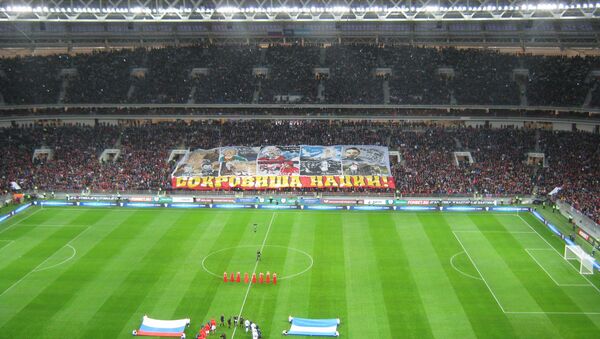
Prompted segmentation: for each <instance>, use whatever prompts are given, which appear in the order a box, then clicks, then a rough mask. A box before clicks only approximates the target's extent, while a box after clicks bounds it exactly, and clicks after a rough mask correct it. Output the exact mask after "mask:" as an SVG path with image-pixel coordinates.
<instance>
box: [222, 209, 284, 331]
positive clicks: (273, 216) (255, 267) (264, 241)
mask: <svg viewBox="0 0 600 339" xmlns="http://www.w3.org/2000/svg"><path fill="white" fill-rule="evenodd" d="M273 220H275V212H273V215H272V216H271V221H270V222H269V227H268V228H267V234H265V238H264V239H263V242H262V245H261V246H260V253H261V255H262V252H263V249H264V248H265V244H266V243H267V237H268V236H269V231H270V230H271V225H273ZM258 263H259V261H258V260H257V261H256V264H254V270H253V271H252V275H254V274H256V269H257V268H258ZM251 287H252V280H250V283H249V284H248V289H246V295H245V296H244V301H243V302H242V308H240V313H238V317H237V318H238V321H239V319H240V317H241V316H242V312H243V311H244V306H246V300H247V299H248V294H249V293H250V288H251ZM236 330H237V326H235V327H234V328H233V333H232V334H231V339H233V338H235V331H236Z"/></svg>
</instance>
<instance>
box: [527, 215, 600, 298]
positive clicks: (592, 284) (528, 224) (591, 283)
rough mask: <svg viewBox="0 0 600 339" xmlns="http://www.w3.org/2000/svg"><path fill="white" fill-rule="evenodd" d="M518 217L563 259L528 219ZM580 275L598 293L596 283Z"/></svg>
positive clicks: (599, 291) (599, 290)
mask: <svg viewBox="0 0 600 339" xmlns="http://www.w3.org/2000/svg"><path fill="white" fill-rule="evenodd" d="M519 218H520V219H521V221H522V222H523V223H525V224H526V225H527V226H528V227H529V228H530V229H531V230H532V231H534V232H535V233H536V234H537V235H538V236H539V237H540V238H541V239H542V240H543V241H544V242H545V243H546V244H547V245H548V247H550V249H552V250H554V251H555V252H556V253H558V255H560V257H561V258H563V259H564V257H563V255H562V254H561V253H560V252H559V251H558V250H557V249H556V248H555V247H554V246H552V245H551V244H550V243H549V242H548V240H546V238H544V237H543V236H542V235H541V234H540V233H539V232H538V231H537V230H536V229H535V228H533V226H531V224H530V223H529V221H527V220H525V219H523V217H522V216H520V215H519ZM564 260H565V261H566V262H567V263H568V264H569V266H571V267H573V269H574V270H575V271H576V272H577V273H579V270H577V268H576V267H575V266H573V265H572V264H571V263H570V262H569V261H568V260H567V259H564ZM581 276H582V277H583V279H585V280H586V281H587V282H588V283H589V284H590V285H591V286H592V287H593V288H594V289H595V290H596V292H598V293H600V289H599V288H598V286H596V285H595V284H594V283H593V282H591V280H590V279H588V278H587V277H586V276H585V275H583V274H582V275H581Z"/></svg>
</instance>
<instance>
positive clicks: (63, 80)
mask: <svg viewBox="0 0 600 339" xmlns="http://www.w3.org/2000/svg"><path fill="white" fill-rule="evenodd" d="M0 69H1V70H2V73H0V89H1V92H0V93H1V94H2V97H3V100H4V103H5V104H6V105H28V104H83V103H86V104H98V103H129V104H174V103H177V104H186V103H191V104H207V103H210V104H235V103H243V104H251V103H255V104H268V103H276V102H281V103H286V102H293V103H320V104H392V105H393V104H397V105H450V104H453V105H496V106H498V105H512V106H517V105H521V106H528V105H529V106H553V107H582V106H584V107H598V106H599V105H600V95H598V91H599V89H598V88H599V86H598V80H597V77H596V74H595V73H593V71H598V70H600V58H599V57H594V56H584V57H580V56H575V57H564V56H533V55H526V54H525V55H514V54H507V53H500V52H498V51H485V50H472V49H457V48H441V49H434V48H422V47H410V46H401V47H393V46H375V45H336V46H331V47H328V48H319V47H312V46H300V45H288V46H280V45H276V46H270V47H268V48H259V47H258V46H252V45H239V46H219V45H207V46H190V47H166V48H151V49H133V50H115V51H110V52H94V53H91V54H76V55H69V54H58V55H50V56H35V57H17V58H5V59H1V60H0ZM195 69H196V70H199V69H201V70H202V71H198V72H196V73H194V72H193V70H195ZM256 69H264V70H266V71H265V72H266V73H263V72H262V71H256ZM322 69H326V70H328V74H323V73H320V72H323V71H319V70H322ZM377 70H379V72H382V73H379V74H378V73H377ZM443 70H446V71H445V72H444V71H443ZM515 70H525V71H526V72H528V73H527V75H526V76H525V77H524V78H519V76H518V75H515V74H516V73H515V72H516V71H515ZM69 72H73V73H69ZM383 72H384V73H383ZM388 72H389V73H388Z"/></svg>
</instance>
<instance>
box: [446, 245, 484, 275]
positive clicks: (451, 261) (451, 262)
mask: <svg viewBox="0 0 600 339" xmlns="http://www.w3.org/2000/svg"><path fill="white" fill-rule="evenodd" d="M463 253H465V252H464V251H460V252H458V253H456V254H455V255H453V256H452V258H450V266H452V268H454V269H455V270H456V271H457V272H458V273H460V274H462V275H464V276H466V277H468V278H471V279H475V280H482V279H481V278H479V277H476V276H474V275H470V274H469V273H466V272H463V271H461V270H459V269H458V267H456V266H455V265H454V258H456V256H458V255H460V254H463Z"/></svg>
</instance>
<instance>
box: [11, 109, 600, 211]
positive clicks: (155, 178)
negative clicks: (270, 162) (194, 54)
mask: <svg viewBox="0 0 600 339" xmlns="http://www.w3.org/2000/svg"><path fill="white" fill-rule="evenodd" d="M0 132H1V133H2V136H3V137H2V138H0V146H1V147H2V149H3V150H5V156H4V157H3V159H5V160H3V161H2V162H1V163H0V173H2V181H3V182H2V186H3V187H10V181H11V180H13V179H12V178H19V180H18V181H19V185H21V187H23V188H24V189H34V188H37V189H40V190H45V191H50V190H67V191H68V190H82V189H92V190H104V191H113V192H114V191H115V190H146V191H147V190H158V189H164V190H167V191H169V190H170V189H171V188H170V173H171V171H172V169H173V167H174V165H175V163H174V162H173V161H172V162H170V163H168V162H167V159H168V157H169V151H170V150H171V149H175V148H177V149H181V148H190V149H196V148H212V147H217V146H219V145H242V144H243V145H249V146H260V145H265V144H274V145H277V144H289V143H290V140H293V141H294V143H296V144H308V145H310V144H330V145H335V144H372V145H389V147H390V150H398V151H399V153H400V157H401V161H400V162H399V163H398V162H395V163H393V164H394V167H393V174H394V177H395V180H396V187H397V191H398V193H399V194H402V195H416V196H418V195H437V194H443V195H473V194H474V193H479V194H482V195H487V196H504V195H515V194H516V195H524V194H531V193H535V192H539V193H547V192H550V191H551V190H552V189H554V188H555V187H562V188H563V189H562V190H561V191H560V192H559V194H558V197H559V198H561V199H564V200H565V201H568V202H569V203H572V204H574V205H575V206H577V207H578V208H579V209H580V210H581V211H582V212H584V213H585V214H586V215H588V216H590V217H591V218H593V219H594V220H595V221H600V199H599V198H598V196H599V194H600V192H599V191H598V190H599V188H600V185H599V182H598V180H599V179H598V178H600V150H599V149H598V147H597V146H598V145H599V144H600V135H597V134H591V133H582V132H552V131H540V130H529V129H513V128H509V127H507V128H501V129H488V128H466V127H447V126H446V127H443V126H436V125H429V124H422V123H399V122H398V123H390V122H374V121H366V120H365V121H353V122H342V121H319V120H317V121H311V120H302V121H294V120H289V121H288V120H285V121H282V120H248V121H239V120H226V121H221V120H205V121H196V122H191V123H186V122H161V123H155V124H151V123H147V124H145V123H136V124H132V125H130V126H108V125H98V126H96V127H89V126H52V125H46V126H37V125H35V126H25V127H13V128H3V129H1V130H0ZM41 146H47V147H49V148H52V149H53V150H54V159H52V160H41V159H33V151H34V149H36V148H39V147H41ZM106 148H118V149H120V150H121V156H120V157H119V158H118V159H117V160H116V161H115V162H101V161H100V160H99V155H100V153H101V152H102V150H104V149H106ZM454 151H469V152H471V154H472V155H473V158H474V160H475V162H474V163H473V164H465V163H461V164H460V165H459V166H456V165H455V164H454V160H453V152H454ZM530 151H540V152H543V153H544V154H545V155H546V158H547V164H546V165H547V167H543V166H538V165H528V164H526V156H525V154H526V153H527V152H530ZM498 169H501V170H498Z"/></svg>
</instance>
